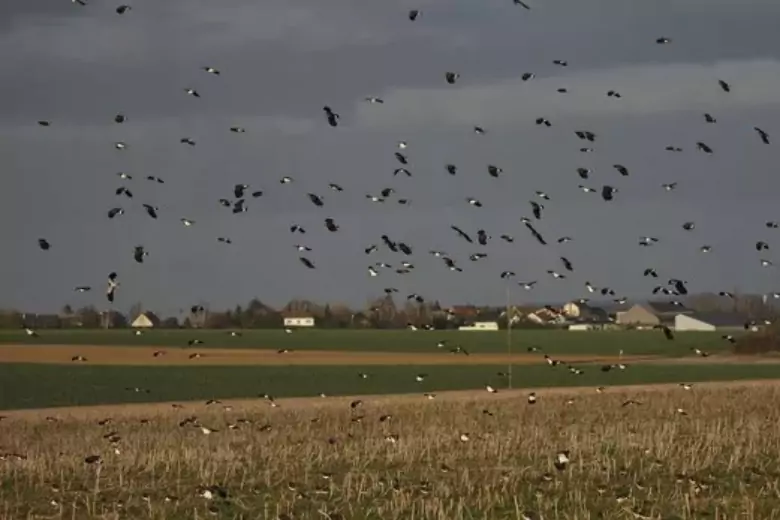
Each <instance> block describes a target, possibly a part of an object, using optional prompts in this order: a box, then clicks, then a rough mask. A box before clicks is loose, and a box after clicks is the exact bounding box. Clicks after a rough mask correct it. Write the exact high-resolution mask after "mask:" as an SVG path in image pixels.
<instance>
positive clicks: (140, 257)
mask: <svg viewBox="0 0 780 520" xmlns="http://www.w3.org/2000/svg"><path fill="white" fill-rule="evenodd" d="M148 254H149V252H148V251H146V250H145V249H144V246H135V249H134V250H133V259H135V261H136V262H138V263H139V264H142V263H143V262H144V258H145V257H146V256H147V255H148Z"/></svg>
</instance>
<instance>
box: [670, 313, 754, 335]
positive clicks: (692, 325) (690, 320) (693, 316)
mask: <svg viewBox="0 0 780 520" xmlns="http://www.w3.org/2000/svg"><path fill="white" fill-rule="evenodd" d="M748 321H749V320H748V319H747V318H745V317H744V316H740V315H738V314H734V313H731V312H693V313H689V314H678V315H677V316H675V317H674V330H676V331H696V330H701V331H713V330H724V329H743V328H744V326H745V323H746V322H748Z"/></svg>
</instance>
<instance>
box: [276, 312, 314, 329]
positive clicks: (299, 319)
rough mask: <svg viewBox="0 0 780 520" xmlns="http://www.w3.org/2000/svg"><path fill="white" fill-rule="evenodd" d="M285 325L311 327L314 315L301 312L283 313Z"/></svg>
mask: <svg viewBox="0 0 780 520" xmlns="http://www.w3.org/2000/svg"><path fill="white" fill-rule="evenodd" d="M282 317H283V318H284V326H285V327H313V326H314V316H312V315H310V314H302V313H295V314H293V313H283V314H282Z"/></svg>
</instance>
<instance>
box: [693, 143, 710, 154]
mask: <svg viewBox="0 0 780 520" xmlns="http://www.w3.org/2000/svg"><path fill="white" fill-rule="evenodd" d="M696 149H697V150H701V151H702V152H704V153H706V154H707V155H712V153H713V152H712V148H710V147H709V146H707V145H706V144H704V143H703V142H701V141H699V142H697V143H696Z"/></svg>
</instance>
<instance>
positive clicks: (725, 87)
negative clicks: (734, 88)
mask: <svg viewBox="0 0 780 520" xmlns="http://www.w3.org/2000/svg"><path fill="white" fill-rule="evenodd" d="M718 85H720V88H721V89H723V92H731V85H729V84H728V83H726V82H725V81H723V80H722V79H719V80H718Z"/></svg>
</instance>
